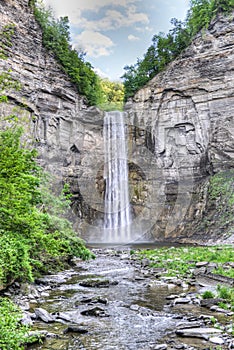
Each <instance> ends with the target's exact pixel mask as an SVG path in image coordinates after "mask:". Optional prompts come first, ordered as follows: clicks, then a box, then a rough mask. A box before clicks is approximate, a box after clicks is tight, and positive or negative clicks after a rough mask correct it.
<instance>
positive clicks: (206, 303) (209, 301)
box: [200, 298, 224, 308]
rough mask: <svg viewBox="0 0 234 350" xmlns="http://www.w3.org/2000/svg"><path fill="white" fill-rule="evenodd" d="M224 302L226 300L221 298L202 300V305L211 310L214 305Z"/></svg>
mask: <svg viewBox="0 0 234 350" xmlns="http://www.w3.org/2000/svg"><path fill="white" fill-rule="evenodd" d="M222 301H224V300H223V299H221V298H209V299H201V301H200V305H201V306H204V307H208V308H211V307H212V306H213V305H218V304H219V303H221V302H222Z"/></svg>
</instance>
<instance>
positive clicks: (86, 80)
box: [31, 1, 101, 105]
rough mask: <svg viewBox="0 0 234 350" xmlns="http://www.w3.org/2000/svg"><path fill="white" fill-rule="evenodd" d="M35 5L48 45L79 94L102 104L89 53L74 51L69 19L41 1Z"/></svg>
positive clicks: (44, 39) (92, 101) (32, 3)
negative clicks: (57, 15) (59, 15)
mask: <svg viewBox="0 0 234 350" xmlns="http://www.w3.org/2000/svg"><path fill="white" fill-rule="evenodd" d="M31 6H32V7H33V9H34V14H35V18H36V20H37V21H38V23H39V24H40V26H41V28H42V32H43V44H44V46H45V47H46V48H47V49H48V50H50V51H51V52H53V54H54V55H55V58H56V59H57V61H58V62H59V63H60V64H61V66H62V68H63V70H64V71H65V72H66V73H67V75H68V76H69V77H70V79H71V81H72V82H73V83H74V84H75V86H76V88H77V90H78V92H79V93H80V94H81V95H84V96H86V98H87V100H88V103H89V104H90V105H96V104H98V103H99V102H100V99H101V88H100V79H99V77H98V76H97V74H96V73H95V72H94V70H93V67H92V65H91V64H90V63H89V62H86V61H85V53H84V52H82V51H81V52H79V51H77V50H75V49H74V48H72V45H71V43H70V32H69V21H68V17H61V18H59V19H55V18H54V16H53V14H52V11H51V10H50V9H48V10H47V9H46V8H45V7H44V6H43V5H41V4H39V3H37V1H32V2H31Z"/></svg>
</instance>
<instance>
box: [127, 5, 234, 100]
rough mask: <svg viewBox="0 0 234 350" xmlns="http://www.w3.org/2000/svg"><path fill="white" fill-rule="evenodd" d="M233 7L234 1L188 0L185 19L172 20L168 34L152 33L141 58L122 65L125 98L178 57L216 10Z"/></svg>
mask: <svg viewBox="0 0 234 350" xmlns="http://www.w3.org/2000/svg"><path fill="white" fill-rule="evenodd" d="M233 8H234V0H191V1H190V8H189V11H188V14H187V18H186V20H185V22H181V21H178V20H177V19H175V18H174V19H172V20H171V23H172V25H173V28H172V29H171V30H170V31H169V33H167V34H164V33H159V34H157V35H154V37H153V39H152V44H151V46H150V47H149V48H148V50H147V52H146V53H145V55H144V57H143V59H139V58H138V60H137V63H136V64H134V65H130V66H125V68H124V69H125V73H124V75H123V76H122V78H123V81H124V87H125V101H126V100H127V99H128V98H129V97H132V96H133V95H134V94H135V93H136V91H137V90H139V89H140V88H141V87H142V86H144V85H145V84H146V83H147V82H148V81H149V80H150V79H152V78H153V77H154V76H155V75H156V74H158V73H159V72H161V71H162V70H164V69H165V67H166V66H167V65H168V63H170V62H171V61H173V60H174V59H175V58H176V57H178V56H179V55H180V53H181V52H182V51H183V50H184V49H185V48H186V47H187V46H188V45H189V44H190V43H191V41H192V39H193V38H194V36H195V35H196V34H197V33H198V32H199V31H200V30H202V29H204V28H207V27H208V26H209V24H210V22H211V20H212V19H213V18H215V17H216V16H217V14H218V13H229V12H231V11H232V10H233Z"/></svg>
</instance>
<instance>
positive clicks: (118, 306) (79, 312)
mask: <svg viewBox="0 0 234 350" xmlns="http://www.w3.org/2000/svg"><path fill="white" fill-rule="evenodd" d="M94 253H95V254H96V259H95V260H92V261H88V262H83V261H80V260H77V261H76V266H75V267H74V268H73V269H70V270H68V271H64V272H62V273H59V274H58V275H53V276H45V277H43V278H41V279H38V280H37V283H36V284H34V285H28V286H27V285H24V286H21V288H20V289H19V286H17V287H15V289H13V287H11V290H10V291H9V290H8V292H6V293H8V294H11V293H13V294H14V299H15V301H16V302H17V303H18V304H19V305H20V306H21V307H22V310H23V312H24V318H23V319H24V320H25V319H27V322H28V324H33V331H39V332H40V334H41V335H42V338H43V339H44V340H43V343H35V344H33V345H31V346H30V347H29V349H35V350H36V349H37V350H39V349H44V350H45V349H48V350H49V349H50V350H53V349H54V350H58V349H73V350H76V349H86V350H89V349H90V350H91V349H103V350H111V349H116V350H125V349H126V350H127V349H128V350H146V349H147V350H148V349H149V350H150V349H158V350H163V349H166V350H175V349H186V350H196V349H198V350H207V349H209V350H210V349H212V350H216V349H220V346H221V349H224V350H228V349H232V348H233V346H234V339H233V337H232V335H231V332H232V322H233V318H232V317H233V315H232V313H230V312H229V313H228V311H227V310H226V311H225V310H223V312H225V313H222V312H220V310H217V309H216V310H212V306H214V303H211V304H212V306H211V304H208V305H203V306H201V305H202V302H201V301H202V299H201V297H200V294H199V293H201V291H203V290H204V287H203V286H200V285H199V284H196V283H195V282H194V281H192V280H191V282H193V283H189V282H190V281H186V283H185V282H184V281H182V280H181V279H179V278H177V277H176V278H175V277H173V278H165V277H163V276H161V277H158V272H157V273H156V274H155V271H154V270H155V269H152V268H151V267H150V266H149V264H145V263H144V261H143V262H142V263H141V262H140V261H139V260H137V259H136V258H135V257H134V256H132V255H131V254H130V250H129V249H128V248H121V249H120V250H118V249H102V250H101V249H95V250H94ZM207 267H208V264H207ZM197 268H198V269H199V268H203V266H199V267H197ZM87 281H96V282H97V281H98V282H100V281H105V287H103V285H102V284H101V283H98V284H95V286H94V285H93V284H92V283H91V284H89V285H87V284H86V283H85V286H84V283H83V282H87ZM107 281H108V283H106V282H107ZM212 287H213V286H212ZM28 291H30V293H28ZM26 309H27V310H26ZM214 320H216V322H215V323H214Z"/></svg>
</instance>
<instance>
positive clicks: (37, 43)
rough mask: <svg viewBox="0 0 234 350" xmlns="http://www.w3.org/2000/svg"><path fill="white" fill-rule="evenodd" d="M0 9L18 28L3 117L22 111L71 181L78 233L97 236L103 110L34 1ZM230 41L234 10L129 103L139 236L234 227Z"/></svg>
mask: <svg viewBox="0 0 234 350" xmlns="http://www.w3.org/2000/svg"><path fill="white" fill-rule="evenodd" d="M0 16H1V21H0V31H4V30H7V28H8V26H9V25H10V26H11V28H13V34H12V35H11V45H6V47H4V51H5V54H6V58H5V59H0V69H1V72H2V71H4V72H8V71H9V73H10V74H11V77H12V78H13V79H16V80H17V81H19V82H20V84H21V89H20V90H19V91H14V90H8V91H7V93H6V94H7V96H8V103H1V104H0V112H1V116H3V117H4V116H7V115H9V114H15V115H18V117H19V123H21V124H23V125H24V127H25V129H26V130H27V137H28V142H33V144H34V146H36V147H37V149H38V152H39V157H38V158H39V162H40V164H41V165H42V166H43V167H45V169H46V170H48V171H49V172H50V173H52V174H53V175H54V177H55V178H54V184H55V185H56V187H61V184H62V183H63V182H64V181H66V182H69V183H70V185H71V190H72V193H73V198H72V200H73V205H72V209H73V211H72V213H71V220H73V222H74V227H75V229H76V230H77V232H78V234H80V235H82V236H83V237H84V238H87V239H88V240H90V239H91V240H92V239H93V238H96V239H97V240H99V239H100V235H101V227H102V224H103V207H104V206H103V196H104V192H105V181H104V179H103V169H104V165H103V163H104V155H103V149H104V147H103V146H104V145H103V132H102V127H103V113H101V112H100V111H99V110H98V109H97V108H95V107H91V108H88V107H87V105H86V103H85V98H84V97H82V96H79V95H78V93H77V91H76V88H75V87H74V86H73V84H72V83H71V82H70V81H69V79H68V77H67V76H66V75H65V74H64V72H63V71H62V69H61V67H60V65H59V64H58V63H57V62H56V60H55V59H54V57H53V55H52V54H51V53H50V52H48V51H47V50H45V48H44V47H43V45H42V33H41V29H40V27H39V25H38V24H37V22H36V21H35V18H34V16H33V13H32V11H31V9H30V7H29V4H28V1H27V0H17V1H15V0H0ZM233 39H234V23H233V16H229V17H225V18H224V17H222V16H220V17H219V18H217V19H216V20H215V21H214V22H213V23H212V24H211V25H210V27H209V29H208V30H207V31H204V32H202V33H200V34H199V35H198V36H197V37H196V38H195V40H194V41H193V43H192V45H191V46H190V47H189V48H188V49H187V50H186V51H185V52H184V53H183V55H181V57H179V58H178V59H177V60H176V61H174V62H173V63H171V64H170V65H169V67H168V68H167V69H166V70H165V71H164V72H162V73H161V74H159V75H158V76H156V77H155V78H154V79H153V80H152V81H151V82H149V83H148V84H147V85H146V86H145V87H144V88H143V89H141V90H140V91H139V92H138V93H137V94H136V95H135V96H134V98H133V99H131V100H129V101H128V102H127V104H126V112H127V113H126V120H127V122H126V123H127V124H128V131H129V132H128V135H129V138H128V150H129V156H128V163H129V171H130V196H131V204H132V218H133V230H134V231H135V232H137V233H138V234H139V239H145V238H147V239H148V238H153V239H157V240H164V239H170V240H172V239H173V240H176V239H186V240H196V239H199V240H204V241H206V240H207V239H208V238H210V237H213V238H216V237H217V238H218V237H219V236H220V234H222V237H223V234H226V236H225V237H226V238H230V237H231V235H232V234H233V214H234V213H233V211H231V210H233V203H234V199H233V176H234V172H233V168H234V159H233V157H234V142H233V140H234V135H233V134H234V118H233V114H234V107H233V102H234V101H233V100H234V97H233V90H234V81H233V79H234V76H233V68H234V67H233V62H234V51H233V41H234V40H233ZM212 186H213V187H212ZM225 191H226V192H225ZM224 192H225V195H224Z"/></svg>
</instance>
